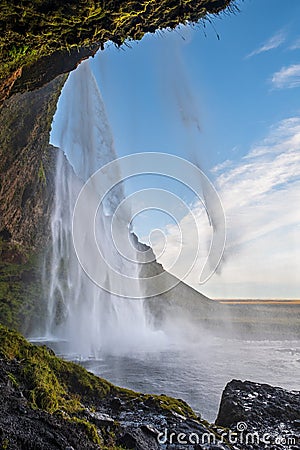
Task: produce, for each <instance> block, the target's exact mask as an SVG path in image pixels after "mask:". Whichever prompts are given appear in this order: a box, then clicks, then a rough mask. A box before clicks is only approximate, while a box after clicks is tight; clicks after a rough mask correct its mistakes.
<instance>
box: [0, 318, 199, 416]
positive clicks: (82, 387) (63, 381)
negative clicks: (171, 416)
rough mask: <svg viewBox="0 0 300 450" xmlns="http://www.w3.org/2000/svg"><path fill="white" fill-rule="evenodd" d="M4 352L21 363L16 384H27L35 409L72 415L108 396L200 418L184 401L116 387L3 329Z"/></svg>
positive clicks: (0, 329)
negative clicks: (84, 406)
mask: <svg viewBox="0 0 300 450" xmlns="http://www.w3.org/2000/svg"><path fill="white" fill-rule="evenodd" d="M0 352H1V354H2V355H3V356H4V357H5V358H8V359H16V360H18V361H21V368H22V371H21V375H20V376H21V379H17V377H16V381H17V382H23V383H26V386H27V388H28V399H29V401H30V404H31V406H32V407H33V408H40V409H43V410H45V411H48V412H50V413H53V412H55V411H63V412H65V413H67V414H72V413H73V412H74V411H80V410H81V409H82V403H84V404H86V405H89V407H93V406H95V405H97V402H99V401H101V400H104V399H106V398H108V396H110V397H115V396H118V397H119V398H120V399H121V400H123V401H125V402H127V403H128V404H130V402H132V401H140V402H146V401H149V399H151V402H152V403H153V406H156V407H157V408H159V409H163V410H166V411H174V412H176V413H178V414H182V415H185V416H187V417H190V418H196V415H195V413H194V412H193V410H192V409H191V408H190V407H189V406H188V405H187V404H186V403H185V402H184V401H182V400H177V399H173V398H170V397H167V396H166V395H153V396H150V395H144V394H140V393H138V392H134V391H131V390H129V389H124V388H119V387H117V386H114V385H113V384H111V383H109V382H108V381H106V380H104V379H102V378H100V377H97V376H95V375H93V374H91V373H90V372H88V371H87V370H86V369H84V368H83V367H82V366H80V365H78V364H75V363H73V362H68V361H64V360H62V359H60V358H57V357H56V356H55V355H54V353H53V352H52V351H51V350H49V349H48V348H47V347H45V346H36V345H32V344H30V343H29V342H28V341H26V339H25V338H23V337H22V336H21V335H20V334H19V333H17V332H16V331H13V330H10V329H8V328H6V327H4V326H2V325H0Z"/></svg>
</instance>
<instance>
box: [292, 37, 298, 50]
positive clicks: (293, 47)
mask: <svg viewBox="0 0 300 450" xmlns="http://www.w3.org/2000/svg"><path fill="white" fill-rule="evenodd" d="M289 49H290V50H299V49H300V37H299V38H298V39H296V40H295V41H294V42H293V43H292V45H291V46H290V47H289Z"/></svg>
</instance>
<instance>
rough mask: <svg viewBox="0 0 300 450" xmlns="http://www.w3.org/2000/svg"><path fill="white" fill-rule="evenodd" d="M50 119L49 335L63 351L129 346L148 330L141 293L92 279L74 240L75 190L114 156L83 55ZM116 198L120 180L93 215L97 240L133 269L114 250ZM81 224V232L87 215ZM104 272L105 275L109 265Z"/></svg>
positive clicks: (134, 271) (122, 267) (133, 269)
mask: <svg viewBox="0 0 300 450" xmlns="http://www.w3.org/2000/svg"><path fill="white" fill-rule="evenodd" d="M56 121H59V133H57V130H56V133H57V136H58V137H57V138H56V140H57V141H58V142H55V144H56V145H58V146H59V147H60V149H61V150H63V152H62V151H59V154H58V158H57V167H56V181H55V204H54V209H53V214H52V220H51V230H52V255H51V262H50V273H49V274H48V285H47V290H48V300H47V302H48V303H47V305H48V319H47V336H48V337H49V338H52V339H53V338H58V339H63V340H65V341H67V343H68V349H67V351H68V352H71V353H76V354H80V355H83V356H94V357H95V356H97V355H99V352H117V353H118V352H124V351H130V350H135V349H137V345H142V346H144V347H145V346H146V345H147V343H149V340H148V338H149V336H151V335H152V336H153V334H154V333H153V332H152V331H151V330H150V326H149V324H148V321H147V318H146V313H145V309H144V304H143V300H130V299H129V300H128V299H123V298H119V297H115V296H114V295H112V294H110V293H108V292H105V291H104V290H102V289H101V288H99V287H98V286H97V285H95V284H94V283H93V282H92V281H91V280H90V279H89V278H88V276H87V275H86V274H85V272H84V271H83V269H82V268H81V266H80V264H79V262H78V259H77V257H76V254H75V251H74V247H73V241H72V214H73V209H74V205H75V202H76V199H77V196H78V193H79V191H80V189H81V187H82V185H83V184H84V182H85V181H86V180H87V179H88V178H89V177H90V176H91V175H92V174H93V173H94V172H95V171H96V170H97V169H99V168H100V167H101V166H103V165H104V164H106V163H108V162H109V161H111V160H113V159H115V158H116V154H115V151H114V145H113V138H112V134H111V131H110V128H109V124H108V121H107V118H106V114H105V110H104V105H103V101H102V98H101V95H100V93H99V90H98V87H97V84H96V81H95V79H94V77H93V75H92V73H91V71H90V68H89V64H88V63H83V64H81V66H80V67H79V68H78V69H77V70H76V71H74V72H73V73H71V75H70V77H69V79H68V82H67V84H66V86H65V88H64V91H63V95H62V99H61V100H60V104H59V113H58V114H57V115H56V118H55V125H56V126H57V124H56ZM122 199H123V190H122V186H121V187H120V186H119V187H116V188H115V189H114V190H113V191H112V193H110V194H109V195H108V198H107V200H106V202H105V203H104V205H100V207H99V213H98V215H97V223H96V227H97V232H98V243H99V246H100V250H101V252H102V254H104V255H105V257H106V258H107V260H108V261H110V262H111V263H112V264H113V265H114V266H115V267H117V268H118V270H119V271H120V272H122V273H124V274H128V275H131V276H132V275H133V276H136V277H138V270H139V268H138V265H136V264H135V265H134V264H130V263H128V262H127V261H126V260H124V259H123V258H122V257H121V256H120V255H119V254H118V252H117V251H116V250H115V249H114V247H113V243H112V239H111V236H110V226H111V219H112V214H113V212H114V210H115V208H116V206H117V204H118V203H120V201H121V200H122ZM80 227H81V228H82V239H83V240H84V239H85V228H86V227H85V217H82V223H81V224H80ZM126 232H128V230H126V229H124V230H120V233H126ZM86 251H89V250H88V248H87V250H86ZM95 264H96V261H95ZM104 276H107V277H109V273H107V274H104ZM49 279H50V282H49Z"/></svg>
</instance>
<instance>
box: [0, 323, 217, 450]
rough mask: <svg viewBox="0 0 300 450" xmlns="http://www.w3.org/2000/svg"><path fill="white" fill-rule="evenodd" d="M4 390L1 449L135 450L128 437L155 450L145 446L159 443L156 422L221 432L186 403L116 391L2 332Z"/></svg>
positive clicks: (0, 373) (49, 353) (0, 381)
mask: <svg viewBox="0 0 300 450" xmlns="http://www.w3.org/2000/svg"><path fill="white" fill-rule="evenodd" d="M0 388H1V389H0V390H1V398H0V444H1V443H2V448H3V445H4V444H3V443H5V442H6V443H7V447H6V448H11V449H20V448H22V449H23V448H28V449H44V448H47V449H52V448H68V445H67V444H66V443H64V445H63V446H59V447H57V446H56V445H58V444H59V441H60V440H62V439H66V436H67V439H69V440H70V439H73V441H72V442H68V444H69V445H70V444H71V445H72V446H74V445H76V447H75V448H91V449H92V448H102V449H104V448H105V449H116V448H119V446H121V447H122V446H123V445H122V442H123V443H125V444H124V445H125V448H133V447H130V446H129V447H127V446H126V440H128V439H129V437H128V436H129V434H130V433H131V434H130V439H145V443H144V444H143V443H142V444H141V446H136V447H134V448H150V447H148V444H147V445H146V443H147V440H150V441H151V440H153V439H155V437H154V436H155V433H154V432H153V430H152V428H151V426H150V424H151V423H152V426H153V423H157V424H158V425H159V424H161V425H160V426H161V427H162V426H163V425H164V426H166V424H168V423H169V422H170V423H169V424H168V427H170V429H171V427H173V426H174V424H175V423H177V422H178V424H177V425H176V427H177V428H178V427H180V423H181V422H182V421H184V423H185V427H189V426H190V427H191V429H194V431H195V429H197V430H198V432H199V430H200V431H201V432H203V433H204V432H212V433H217V430H216V428H215V427H214V426H212V425H209V424H208V423H207V422H206V421H203V420H201V419H199V418H198V417H197V416H196V414H195V413H194V412H193V410H192V409H191V408H190V407H189V406H188V405H187V404H186V403H185V402H184V401H182V400H177V399H174V398H170V397H168V396H166V395H160V396H159V395H146V394H140V393H137V392H134V391H131V390H128V389H124V388H120V387H117V386H114V385H113V384H111V383H110V382H108V381H106V380H104V379H102V378H99V377H97V376H95V375H93V374H92V373H90V372H88V371H87V370H85V369H84V368H83V367H82V366H80V365H78V364H75V363H72V362H68V361H64V360H62V359H60V358H58V357H56V356H55V354H54V352H53V351H52V350H50V349H49V348H47V347H46V346H36V345H33V344H31V343H29V342H28V341H26V339H25V338H23V337H22V336H21V335H20V334H19V333H17V332H16V331H12V330H10V329H8V328H6V327H4V326H2V325H0ZM147 424H149V427H150V428H149V429H148V428H147V426H148V425H147ZM158 425H157V426H158ZM195 427H196V428H195ZM49 430H50V431H51V434H50V438H49V433H48V431H49ZM153 433H154V434H153ZM39 439H42V440H43V443H40V444H38V443H37V442H38V440H39ZM78 440H81V441H80V442H79V441H78ZM35 441H36V443H35V444H34V442H35ZM45 442H48V443H47V444H45ZM50 443H51V445H50ZM88 443H89V444H88ZM34 445H35V446H34ZM52 445H53V447H52ZM144 445H145V446H144ZM151 448H152V447H151Z"/></svg>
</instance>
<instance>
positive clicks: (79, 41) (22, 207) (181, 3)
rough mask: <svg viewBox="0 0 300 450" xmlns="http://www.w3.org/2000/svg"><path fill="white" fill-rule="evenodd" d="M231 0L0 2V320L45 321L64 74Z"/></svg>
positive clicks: (26, 324) (25, 326)
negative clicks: (54, 127)
mask: <svg viewBox="0 0 300 450" xmlns="http://www.w3.org/2000/svg"><path fill="white" fill-rule="evenodd" d="M234 4H235V2H234V0H198V1H196V0H143V1H141V2H136V1H129V0H122V1H112V0H108V1H105V2H104V1H96V0H68V1H66V2H63V3H62V2H61V1H60V0H47V1H34V2H32V1H29V0H22V1H21V2H11V1H10V0H3V1H2V2H1V5H0V322H2V323H4V324H6V325H9V326H13V327H15V328H18V329H19V330H21V331H22V332H23V333H25V334H26V333H28V332H30V330H31V327H32V323H33V322H34V321H35V320H36V319H37V318H39V320H41V317H42V316H43V314H44V306H43V302H42V301H41V299H42V298H43V292H42V276H43V274H42V271H41V264H40V255H41V253H43V252H45V249H46V248H47V245H48V243H49V236H50V233H49V231H50V230H49V217H50V213H51V208H52V201H53V195H54V189H53V187H54V186H53V181H54V166H55V156H56V152H57V149H55V148H53V147H52V146H51V145H49V134H50V129H51V123H52V119H53V115H54V113H55V110H56V105H57V101H58V98H59V95H60V92H61V89H62V87H63V85H64V83H65V80H66V78H67V74H68V72H70V71H71V70H73V69H75V68H76V66H77V65H78V64H79V63H80V62H81V61H82V60H83V59H86V58H88V57H89V56H93V55H94V54H95V52H96V51H97V50H98V49H99V48H103V47H104V43H105V42H106V41H108V40H111V41H112V42H114V43H115V44H116V45H121V44H123V43H124V42H125V40H126V39H129V40H130V39H141V38H142V37H143V35H144V34H145V33H147V32H155V31H156V30H157V29H165V28H174V27H176V26H177V25H178V24H179V23H187V22H188V21H190V22H197V21H198V20H199V19H204V18H205V17H206V15H207V14H208V13H211V14H216V13H219V12H220V11H221V10H223V9H225V8H227V7H228V6H229V7H233V6H232V5H234Z"/></svg>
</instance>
